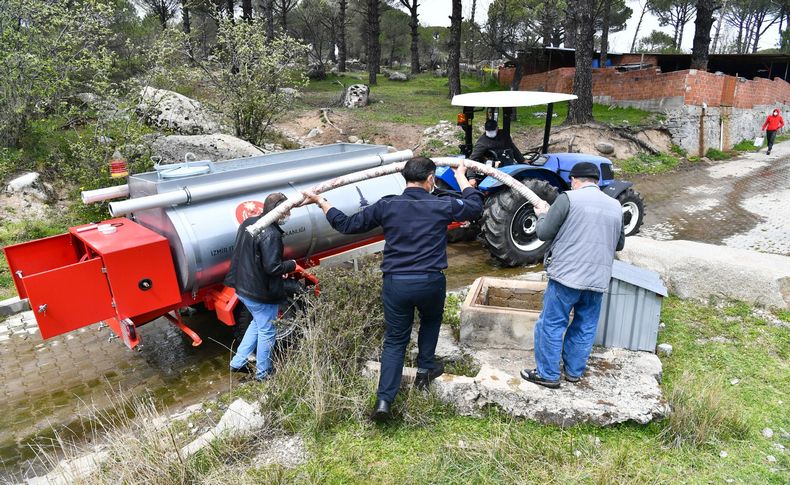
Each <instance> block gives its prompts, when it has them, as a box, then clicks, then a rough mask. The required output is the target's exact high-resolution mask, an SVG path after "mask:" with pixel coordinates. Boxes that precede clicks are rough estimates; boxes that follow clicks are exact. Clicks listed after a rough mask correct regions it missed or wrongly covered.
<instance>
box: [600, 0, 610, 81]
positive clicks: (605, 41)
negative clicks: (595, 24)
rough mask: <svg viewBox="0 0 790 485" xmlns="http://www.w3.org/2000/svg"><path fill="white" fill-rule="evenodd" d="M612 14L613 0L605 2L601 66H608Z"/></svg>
mask: <svg viewBox="0 0 790 485" xmlns="http://www.w3.org/2000/svg"><path fill="white" fill-rule="evenodd" d="M611 14H612V0H604V2H603V27H602V28H601V58H600V59H601V61H600V62H601V67H606V56H607V52H606V51H607V50H609V18H610V17H611Z"/></svg>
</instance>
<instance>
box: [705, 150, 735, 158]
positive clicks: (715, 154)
mask: <svg viewBox="0 0 790 485" xmlns="http://www.w3.org/2000/svg"><path fill="white" fill-rule="evenodd" d="M735 155H736V153H734V152H731V151H726V152H723V151H721V150H717V149H715V148H709V149H708V151H707V152H706V153H705V156H706V157H708V158H709V159H711V160H715V161H721V160H729V159H730V158H732V157H733V156H735Z"/></svg>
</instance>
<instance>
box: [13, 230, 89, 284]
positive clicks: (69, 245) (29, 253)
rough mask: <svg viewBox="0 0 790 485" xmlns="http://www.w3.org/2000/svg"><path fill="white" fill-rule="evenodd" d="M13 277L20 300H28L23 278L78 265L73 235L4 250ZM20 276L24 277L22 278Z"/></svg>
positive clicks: (55, 237) (23, 244)
mask: <svg viewBox="0 0 790 485" xmlns="http://www.w3.org/2000/svg"><path fill="white" fill-rule="evenodd" d="M3 251H4V252H5V257H6V260H8V267H9V269H10V270H11V276H12V277H13V278H14V285H15V286H16V292H17V294H19V297H20V298H27V296H28V295H27V290H26V289H25V285H24V284H22V278H24V277H28V276H32V275H34V274H36V273H41V272H42V271H49V270H51V269H55V268H59V267H61V266H66V265H69V264H74V263H76V262H77V261H78V260H79V258H78V256H77V249H76V248H75V247H74V239H73V238H72V237H71V234H59V235H57V236H52V237H46V238H44V239H37V240H35V241H29V242H26V243H21V244H14V245H13V246H7V247H5V248H3ZM19 274H21V275H22V278H20V276H19Z"/></svg>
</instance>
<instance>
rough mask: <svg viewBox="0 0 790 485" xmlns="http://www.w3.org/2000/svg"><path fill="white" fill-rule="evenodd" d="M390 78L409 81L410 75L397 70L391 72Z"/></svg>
mask: <svg viewBox="0 0 790 485" xmlns="http://www.w3.org/2000/svg"><path fill="white" fill-rule="evenodd" d="M389 79H390V81H408V80H409V76H407V75H406V74H404V73H402V72H398V71H395V72H393V73H390V76H389Z"/></svg>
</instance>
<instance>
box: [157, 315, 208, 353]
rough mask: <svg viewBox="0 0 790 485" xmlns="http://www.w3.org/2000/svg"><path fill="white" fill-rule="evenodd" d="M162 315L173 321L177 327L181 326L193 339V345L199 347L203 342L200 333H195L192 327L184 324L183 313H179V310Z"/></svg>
mask: <svg viewBox="0 0 790 485" xmlns="http://www.w3.org/2000/svg"><path fill="white" fill-rule="evenodd" d="M162 316H163V317H165V318H166V319H168V320H169V321H170V323H172V324H173V325H175V326H176V327H178V328H180V329H181V331H182V332H184V333H185V334H187V335H188V336H189V338H190V339H192V347H197V346H199V345H200V344H202V343H203V340H202V339H201V338H200V335H198V334H197V333H195V331H194V330H192V329H191V328H189V327H187V326H186V325H185V324H184V320H183V319H182V318H181V314H180V313H178V312H177V311H175V312H170V313H165V314H164V315H162Z"/></svg>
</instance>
